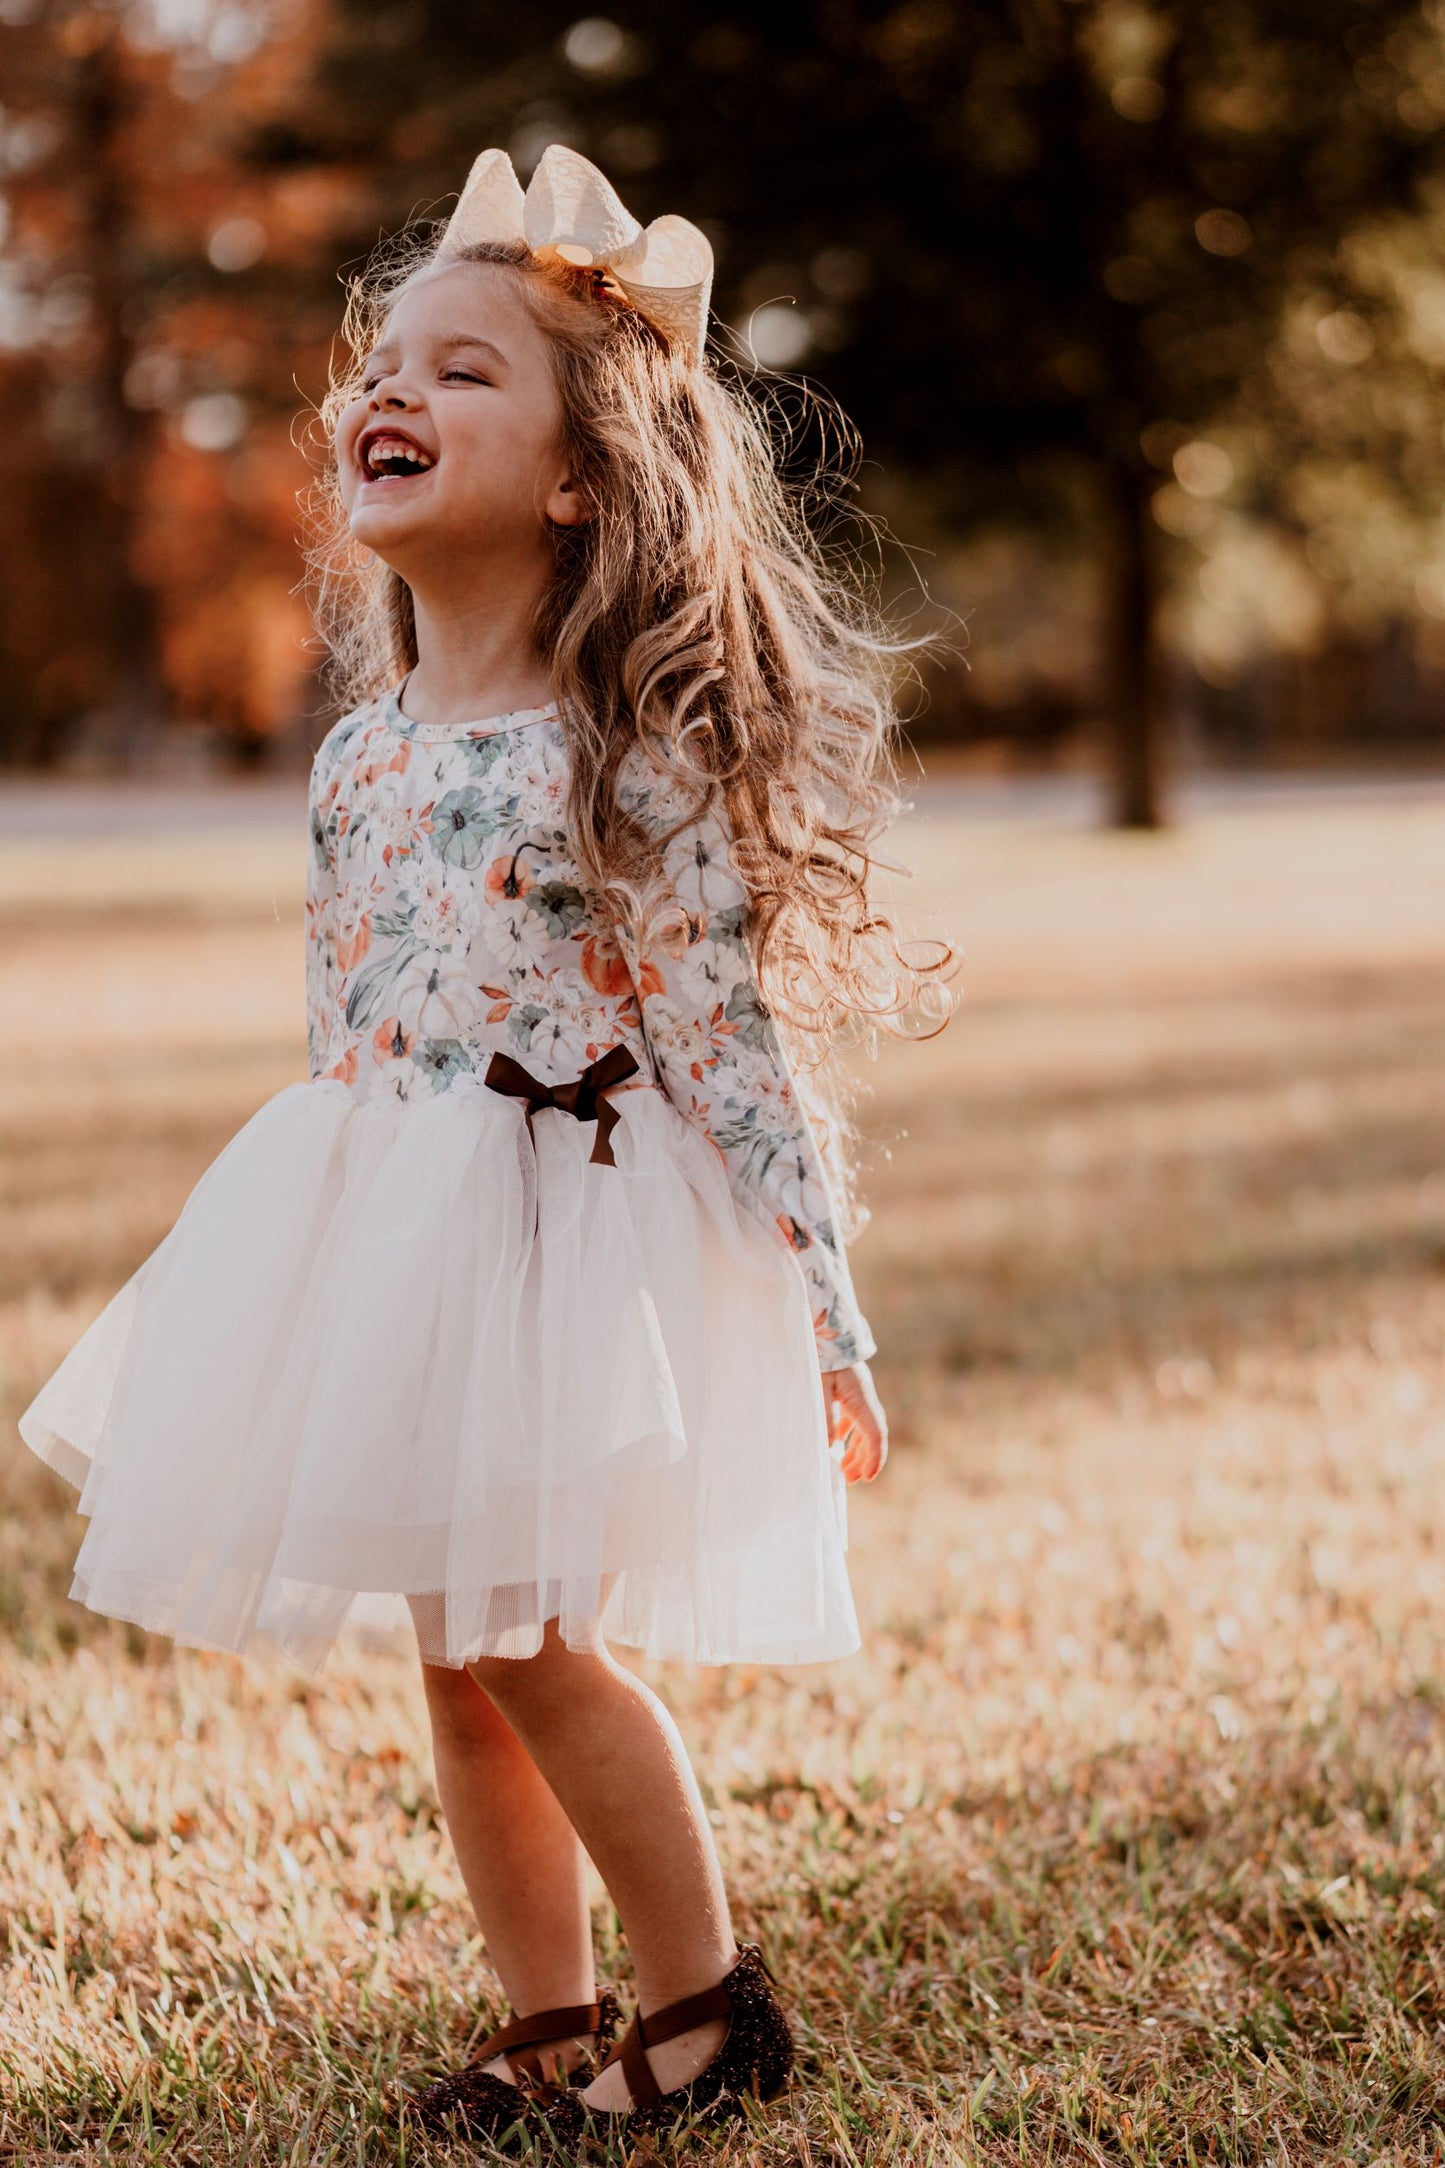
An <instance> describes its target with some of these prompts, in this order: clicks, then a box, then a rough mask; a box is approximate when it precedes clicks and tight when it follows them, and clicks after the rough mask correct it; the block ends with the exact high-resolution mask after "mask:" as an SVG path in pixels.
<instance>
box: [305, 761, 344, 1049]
mask: <svg viewBox="0 0 1445 2168" xmlns="http://www.w3.org/2000/svg"><path fill="white" fill-rule="evenodd" d="M331 753H332V735H331V734H328V736H327V737H326V738H324V739H323V740H322V742H321V744H320V746H319V747H318V749H317V753H316V757H315V759H314V760H313V761H312V763H311V783H310V788H309V793H308V801H307V803H308V812H307V827H308V830H309V840H308V842H307V847H306V1066H307V1070H308V1071H309V1073H310V1075H311V1077H312V1078H313V1080H314V1079H315V1078H316V1077H317V1076H319V1075H320V1073H321V1066H322V1063H323V1062H324V1061H325V1060H326V1058H327V1055H328V1053H329V1051H330V1043H331V1034H332V1030H333V1027H334V1025H335V1021H336V888H337V883H336V813H335V787H334V783H330V782H329V781H328V777H329V776H334V773H335V764H334V762H333V760H332V759H331Z"/></svg>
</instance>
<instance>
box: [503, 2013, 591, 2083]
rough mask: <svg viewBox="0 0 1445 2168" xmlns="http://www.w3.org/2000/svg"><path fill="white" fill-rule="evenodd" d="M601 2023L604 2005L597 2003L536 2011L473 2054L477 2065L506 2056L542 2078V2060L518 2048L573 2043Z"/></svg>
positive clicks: (530, 2074)
mask: <svg viewBox="0 0 1445 2168" xmlns="http://www.w3.org/2000/svg"><path fill="white" fill-rule="evenodd" d="M601 2022H602V2005H601V2004H600V2003H597V2002H575V2003H568V2004H567V2005H566V2006H565V2007H563V2008H561V2009H557V2010H534V2011H533V2012H532V2014H531V2016H530V2017H514V2018H513V2019H512V2021H511V2023H510V2024H507V2025H502V2026H499V2027H498V2029H497V2031H496V2032H494V2033H488V2034H487V2037H486V2039H485V2040H483V2041H482V2042H481V2044H480V2045H479V2046H478V2047H476V2048H475V2049H474V2050H473V2051H472V2058H471V2059H472V2061H473V2062H474V2063H489V2062H490V2061H491V2060H492V2057H493V2056H494V2055H505V2056H506V2058H507V2060H508V2061H509V2062H510V2063H511V2065H512V2068H513V2069H514V2070H517V2071H522V2072H525V2074H526V2075H527V2076H528V2077H530V2078H533V2079H540V2078H541V2076H542V2063H541V2057H540V2056H537V2055H532V2054H521V2055H518V2054H517V2053H516V2052H515V2050H516V2049H518V2048H522V2049H530V2048H534V2047H539V2046H542V2045H543V2044H544V2043H545V2042H547V2041H549V2040H570V2039H572V2038H573V2037H574V2035H576V2034H578V2033H591V2032H596V2030H597V2028H598V2026H599V2025H600V2024H601Z"/></svg>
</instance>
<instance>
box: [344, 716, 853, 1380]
mask: <svg viewBox="0 0 1445 2168" xmlns="http://www.w3.org/2000/svg"><path fill="white" fill-rule="evenodd" d="M568 758H569V755H568V746H567V739H566V735H565V732H564V728H563V724H562V721H561V719H560V716H559V715H558V712H557V709H556V706H555V704H549V705H548V706H545V707H540V708H528V709H521V710H518V711H516V712H514V713H512V714H510V715H501V716H494V717H491V718H489V719H488V720H486V721H484V722H475V723H463V724H423V723H418V722H415V721H413V720H412V719H411V718H410V717H408V716H406V715H405V714H404V713H403V711H402V708H401V702H400V689H393V690H392V691H390V692H388V693H384V694H382V695H380V696H379V697H378V698H377V699H375V700H373V701H371V702H369V703H368V704H367V705H366V706H364V707H360V708H357V709H354V710H353V711H352V712H351V713H350V714H347V715H344V716H342V718H341V719H340V721H339V722H337V723H335V724H334V725H333V726H332V728H331V729H330V730H329V731H328V732H327V734H326V736H325V738H324V739H323V740H322V742H321V745H320V746H319V747H318V749H317V753H316V757H315V760H314V762H313V764H312V769H311V787H310V823H311V848H310V852H309V855H308V862H307V863H308V871H307V895H306V985H307V1041H308V1065H309V1069H310V1074H311V1076H312V1078H313V1079H316V1078H322V1077H326V1078H339V1079H340V1080H341V1081H342V1082H344V1083H345V1084H347V1085H348V1086H349V1087H350V1088H351V1089H352V1090H353V1091H354V1092H355V1093H356V1094H357V1095H358V1096H359V1097H363V1098H368V1099H369V1098H373V1097H376V1096H378V1095H380V1096H385V1097H390V1098H394V1099H396V1100H398V1101H400V1102H402V1103H409V1102H411V1101H413V1100H415V1099H416V1098H417V1097H418V1096H419V1095H425V1094H430V1093H435V1092H444V1091H447V1090H449V1089H451V1088H452V1086H453V1085H454V1083H455V1082H456V1080H457V1078H458V1077H461V1076H468V1077H473V1076H476V1077H480V1075H481V1072H483V1071H484V1070H485V1069H486V1067H487V1064H488V1061H489V1060H490V1058H491V1056H492V1054H493V1053H495V1052H497V1051H499V1050H500V1051H502V1052H505V1053H507V1054H510V1055H511V1056H513V1058H514V1059H516V1060H519V1061H521V1062H524V1063H525V1064H526V1066H527V1068H528V1070H530V1071H531V1072H532V1073H533V1074H534V1075H536V1076H537V1077H539V1078H541V1079H542V1080H543V1081H545V1082H546V1083H548V1084H558V1083H563V1082H567V1081H569V1080H570V1079H572V1078H575V1077H576V1076H578V1075H579V1074H580V1072H581V1071H582V1070H583V1069H584V1068H585V1067H586V1066H587V1065H588V1064H589V1063H591V1062H593V1061H595V1060H596V1059H597V1058H598V1057H599V1056H601V1055H603V1054H605V1053H607V1052H608V1051H609V1050H610V1049H611V1048H612V1047H614V1046H619V1045H621V1046H625V1047H627V1048H628V1049H629V1050H630V1051H631V1052H632V1053H633V1054H634V1055H635V1057H636V1059H637V1061H638V1063H639V1066H640V1070H641V1078H642V1081H644V1082H652V1083H655V1084H656V1085H657V1086H659V1087H660V1089H661V1090H663V1091H664V1092H665V1093H666V1094H667V1096H668V1098H669V1099H670V1100H671V1101H672V1103H673V1105H674V1106H676V1107H677V1109H678V1111H679V1112H680V1113H681V1114H682V1115H683V1116H684V1118H685V1119H686V1120H687V1121H688V1122H689V1123H691V1124H692V1125H693V1126H694V1127H695V1128H697V1129H699V1130H701V1131H702V1132H703V1134H704V1135H706V1136H707V1137H709V1138H710V1139H711V1141H712V1143H713V1144H714V1145H715V1146H716V1148H717V1150H718V1151H719V1152H720V1153H721V1155H722V1157H723V1160H724V1162H725V1164H726V1167H727V1171H728V1178H729V1181H730V1183H731V1186H732V1189H733V1192H734V1195H735V1196H736V1197H738V1198H739V1200H740V1201H742V1202H743V1203H744V1204H745V1205H746V1206H747V1207H748V1208H749V1209H751V1210H753V1211H754V1212H756V1213H758V1214H759V1215H760V1216H762V1217H763V1218H764V1219H766V1220H768V1221H770V1222H772V1223H773V1224H774V1225H776V1226H777V1227H778V1228H780V1229H781V1231H782V1233H783V1235H784V1236H785V1238H786V1239H787V1241H788V1242H789V1243H790V1245H791V1246H792V1248H793V1250H794V1252H795V1254H796V1256H797V1259H798V1262H799V1264H800V1266H801V1268H802V1271H803V1274H804V1277H805V1279H806V1281H807V1284H808V1289H809V1294H810V1297H811V1302H812V1310H813V1324H814V1332H815V1334H816V1338H817V1343H818V1356H819V1362H820V1364H821V1366H822V1368H823V1369H825V1370H831V1369H840V1368H842V1367H844V1366H846V1365H847V1364H849V1363H853V1362H857V1361H861V1360H863V1359H865V1358H866V1357H867V1356H869V1355H871V1354H872V1353H873V1352H874V1341H873V1336H872V1334H871V1332H870V1331H869V1328H868V1325H867V1323H866V1321H865V1320H864V1318H863V1317H862V1315H861V1313H860V1311H859V1309H858V1306H857V1301H856V1298H855V1296H854V1293H853V1287H852V1281H851V1278H850V1276H849V1271H848V1264H847V1259H846V1256H845V1253H844V1249H843V1245H842V1243H841V1241H840V1239H839V1237H838V1233H837V1230H836V1225H835V1209H834V1203H833V1195H832V1190H831V1187H830V1184H829V1181H828V1178H827V1173H826V1170H825V1168H824V1165H823V1161H822V1158H821V1155H820V1152H819V1149H818V1145H817V1141H816V1138H815V1135H814V1132H813V1130H812V1127H811V1125H810V1123H809V1120H808V1116H807V1113H806V1110H805V1109H804V1107H803V1105H802V1103H801V1101H800V1099H799V1096H798V1091H797V1087H796V1084H795V1081H794V1078H793V1075H792V1072H791V1070H790V1068H789V1066H788V1063H787V1060H786V1058H785V1056H784V1053H783V1050H782V1047H781V1045H780V1042H779V1039H778V1035H777V1031H776V1028H775V1026H774V1024H773V1021H772V1019H771V1017H770V1016H769V1015H768V1012H767V1010H766V1008H765V1006H764V1004H763V999H762V994H761V991H760V988H759V986H758V983H757V980H756V977H755V975H754V971H753V965H752V961H751V954H750V951H749V948H748V946H747V942H746V939H745V934H744V926H745V919H746V912H747V908H748V898H747V891H746V888H745V887H744V885H743V883H742V881H741V880H740V878H739V876H738V875H737V873H736V872H735V871H734V868H733V865H732V862H731V860H730V857H729V852H728V835H727V831H726V829H725V827H724V826H723V823H722V816H721V815H720V813H719V811H718V809H717V807H716V806H715V807H714V808H711V809H709V811H708V813H707V814H706V815H705V816H703V817H702V818H701V819H699V820H695V821H692V822H690V823H689V824H688V825H687V826H686V827H684V828H683V829H681V830H680V831H679V833H678V834H677V835H676V836H675V837H674V838H673V839H672V841H671V842H670V843H669V844H668V845H667V848H666V852H665V870H666V874H667V878H668V881H669V883H670V887H671V897H672V899H674V902H673V908H672V909H671V910H668V911H664V912H662V913H660V914H659V915H658V927H659V931H658V933H657V935H656V937H652V936H645V937H644V938H643V939H642V940H641V941H640V942H626V943H624V942H622V941H619V939H618V936H617V932H616V929H615V927H614V925H613V923H612V922H611V920H610V918H609V916H608V915H607V914H606V913H605V911H604V908H603V906H602V904H601V901H600V899H598V898H597V897H596V896H595V894H593V893H589V891H588V890H587V888H586V886H585V885H584V883H583V880H582V878H581V876H580V874H579V872H578V870H577V868H576V866H575V864H574V863H573V862H572V860H571V858H570V857H569V855H568V842H567V834H566V827H565V808H566V799H567V777H568ZM618 788H619V794H620V796H621V797H622V800H623V802H624V804H625V805H626V806H627V807H628V809H629V810H630V811H631V812H633V813H634V814H635V815H636V816H637V817H638V818H639V819H640V820H642V821H643V822H644V823H646V824H648V825H650V826H653V827H655V829H656V831H657V832H658V833H659V834H662V833H664V832H665V831H666V830H667V829H669V828H671V827H672V826H673V824H674V822H676V821H677V820H678V819H679V818H680V817H681V815H682V813H683V811H684V809H685V805H686V802H687V801H686V800H684V799H682V798H680V797H679V796H678V794H677V791H676V787H675V786H674V785H672V784H671V783H670V782H669V781H667V780H666V779H665V778H661V777H659V776H657V775H656V774H655V773H654V771H653V770H652V769H651V768H650V767H649V766H648V765H647V763H646V761H645V759H644V757H643V756H642V755H641V753H640V752H639V753H638V754H637V755H636V756H635V758H631V759H629V761H628V763H626V764H625V765H624V769H623V771H622V773H621V774H620V775H619V779H618ZM677 903H680V904H681V906H682V912H681V913H678V911H677V910H676V904H677ZM627 1088H628V1087H626V1086H623V1087H622V1089H627ZM738 1353H739V1360H741V1361H746V1358H747V1351H746V1349H739V1351H738Z"/></svg>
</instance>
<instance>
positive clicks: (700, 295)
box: [435, 143, 713, 361]
mask: <svg viewBox="0 0 1445 2168" xmlns="http://www.w3.org/2000/svg"><path fill="white" fill-rule="evenodd" d="M478 241H525V242H526V244H527V246H528V247H529V248H530V249H531V250H532V252H533V254H534V255H537V256H542V257H546V256H560V257H562V258H563V259H564V260H565V261H566V262H567V263H573V264H580V265H582V266H583V267H584V268H585V267H588V266H591V267H593V268H594V269H595V270H596V271H597V272H599V273H603V274H605V275H606V277H607V278H609V279H612V280H615V281H616V283H617V285H618V286H619V287H620V288H621V289H622V291H623V293H624V294H625V295H626V296H627V299H628V300H629V301H630V302H631V303H632V305H633V307H634V308H636V309H639V310H640V311H641V312H642V314H643V315H644V316H646V317H647V318H648V319H649V320H650V321H651V322H653V323H655V324H657V325H659V326H660V327H661V329H662V330H663V331H665V332H667V333H668V334H669V336H671V337H673V338H676V339H680V340H681V341H682V343H683V345H684V346H685V347H686V349H687V351H688V353H689V354H690V355H691V357H692V359H693V360H694V361H696V360H697V358H698V356H699V355H700V354H701V353H702V350H703V346H704V343H705V341H706V339H707V305H708V297H709V295H710V294H711V292H712V273H713V253H712V243H711V242H710V241H709V240H708V237H707V235H706V234H705V233H703V232H701V231H700V229H699V228H698V227H696V226H694V225H693V224H692V223H691V221H690V220H688V219H686V218H679V217H677V216H676V215H675V213H673V212H671V211H669V212H665V213H664V214H663V216H662V217H661V218H655V219H654V220H653V221H652V224H651V225H650V226H647V227H643V226H641V225H640V224H639V223H638V221H637V220H636V219H635V218H634V217H633V215H632V213H631V212H630V211H629V210H628V208H627V206H626V204H625V203H624V202H623V201H622V199H621V197H620V196H619V195H618V193H617V191H616V189H615V188H614V187H613V186H612V183H611V182H610V181H609V180H608V179H607V178H606V176H605V175H604V174H602V173H600V172H599V171H598V169H597V167H596V166H594V165H593V163H592V161H591V159H590V158H584V157H583V156H582V154H581V152H580V151H574V150H569V149H568V147H567V145H566V144H565V143H549V144H548V146H547V148H546V150H545V151H543V153H542V156H541V159H540V161H539V162H538V165H537V170H536V172H535V173H534V174H533V175H532V178H531V180H530V181H529V182H528V183H527V188H526V192H525V194H524V193H523V190H522V184H521V182H520V181H519V180H518V179H517V176H516V173H515V172H514V171H513V168H512V161H511V159H510V158H509V157H508V156H507V153H506V152H505V151H503V150H486V151H481V152H479V153H478V155H477V157H476V158H475V159H474V160H473V163H472V170H471V172H470V173H469V174H468V175H467V180H466V186H465V187H464V188H463V190H462V192H461V196H460V198H459V199H458V202H457V207H456V209H455V210H454V211H453V212H452V215H451V217H450V218H449V219H448V220H447V223H446V228H445V230H444V232H443V234H442V237H441V240H440V242H439V243H438V244H437V251H436V258H435V260H436V261H437V262H439V263H444V262H446V260H447V258H448V257H450V256H454V255H456V254H458V253H459V252H460V251H461V250H462V249H464V248H468V247H470V246H471V245H472V244H473V243H474V242H478Z"/></svg>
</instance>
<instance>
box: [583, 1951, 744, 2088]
mask: <svg viewBox="0 0 1445 2168" xmlns="http://www.w3.org/2000/svg"><path fill="white" fill-rule="evenodd" d="M732 2010H733V2005H732V1997H731V1996H730V1995H729V1993H728V1990H727V1983H726V1981H723V1980H719V1981H718V1983H717V1985H716V1987H705V1988H703V1989H702V1990H701V1991H700V1992H699V1993H698V1994H696V1995H685V1996H683V1998H682V2000H681V2001H680V2002H668V2003H664V2004H663V2006H662V2008H661V2009H660V2010H654V2011H652V2012H651V2014H650V2015H649V2016H647V2017H644V2016H643V2014H642V2012H641V2011H640V2010H639V2011H638V2012H637V2014H636V2016H635V2017H634V2018H633V2020H632V2023H631V2024H630V2025H629V2026H628V2028H627V2030H626V2032H625V2033H624V2034H623V2035H622V2038H621V2039H620V2040H619V2041H618V2043H617V2045H616V2047H615V2048H614V2049H613V2050H612V2053H611V2054H610V2055H609V2056H608V2058H607V2062H606V2063H604V2064H603V2066H602V2067H603V2069H604V2070H605V2069H606V2068H607V2067H608V2064H610V2063H621V2065H622V2075H623V2077H624V2078H626V2080H627V2090H628V2092H629V2093H630V2094H631V2096H632V2105H633V2106H634V2107H635V2108H648V2107H651V2106H652V2105H653V2103H654V2102H655V2101H658V2100H661V2098H662V2087H661V2086H660V2085H659V2084H658V2082H657V2080H656V2078H655V2077H654V2076H653V2074H652V2065H651V2063H649V2061H648V2060H647V2054H646V2050H647V2049H648V2048H660V2047H661V2046H662V2044H663V2042H664V2041H666V2040H675V2039H676V2038H677V2036H678V2034H679V2033H685V2032H691V2031H692V2029H693V2027H694V2026H695V2025H706V2024H707V2023H708V2022H709V2021H710V2020H711V2019H712V2018H731V2016H732Z"/></svg>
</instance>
